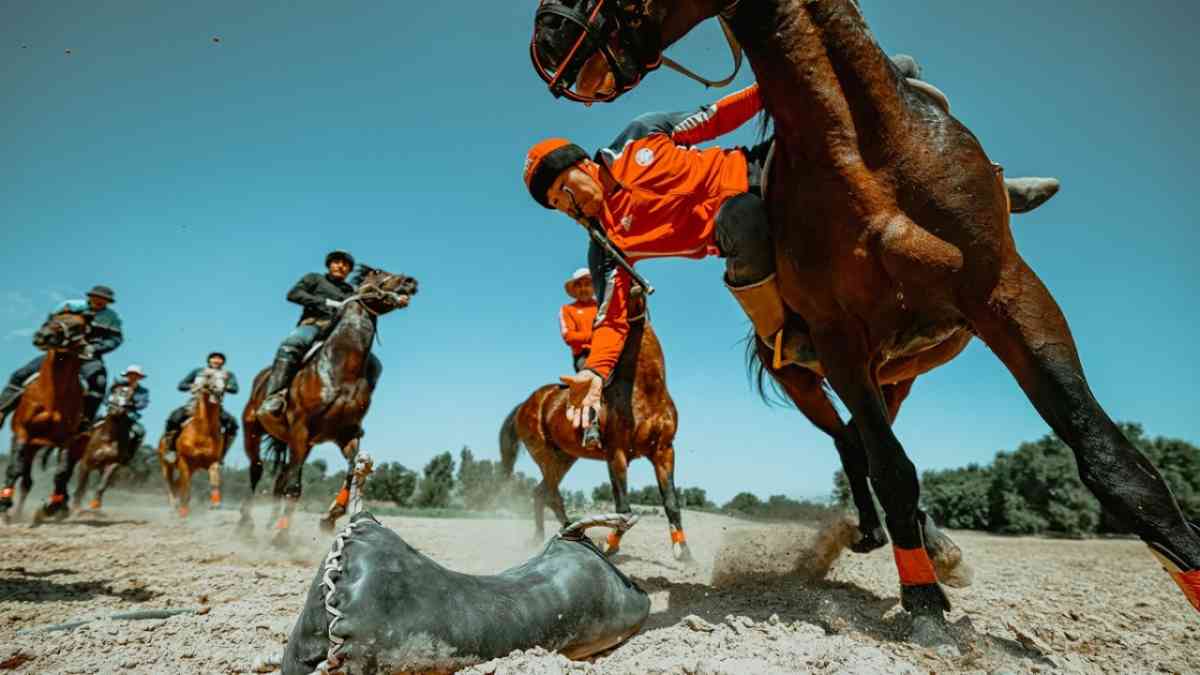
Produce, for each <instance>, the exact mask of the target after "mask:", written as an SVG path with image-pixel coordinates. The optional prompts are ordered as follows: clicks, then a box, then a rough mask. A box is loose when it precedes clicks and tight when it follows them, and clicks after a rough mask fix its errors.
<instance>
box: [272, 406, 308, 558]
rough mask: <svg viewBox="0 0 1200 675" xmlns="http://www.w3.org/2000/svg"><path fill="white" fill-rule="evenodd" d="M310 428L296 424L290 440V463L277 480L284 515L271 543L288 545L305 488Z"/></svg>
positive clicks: (278, 495) (276, 487) (277, 522)
mask: <svg viewBox="0 0 1200 675" xmlns="http://www.w3.org/2000/svg"><path fill="white" fill-rule="evenodd" d="M308 450H309V447H308V430H307V429H306V428H305V427H304V426H303V425H302V424H297V425H294V426H293V427H292V429H291V434H290V440H289V442H288V465H287V469H285V470H284V471H283V472H282V473H281V474H280V475H279V480H277V481H275V495H276V498H282V499H283V500H284V501H283V515H281V516H280V517H279V520H277V521H276V522H275V536H274V537H273V538H272V541H271V543H272V544H274V545H275V546H280V547H282V546H286V545H287V543H288V537H289V531H290V529H291V526H292V514H294V513H295V512H296V504H297V503H298V502H299V501H300V495H301V492H302V490H303V474H304V461H305V460H306V459H308Z"/></svg>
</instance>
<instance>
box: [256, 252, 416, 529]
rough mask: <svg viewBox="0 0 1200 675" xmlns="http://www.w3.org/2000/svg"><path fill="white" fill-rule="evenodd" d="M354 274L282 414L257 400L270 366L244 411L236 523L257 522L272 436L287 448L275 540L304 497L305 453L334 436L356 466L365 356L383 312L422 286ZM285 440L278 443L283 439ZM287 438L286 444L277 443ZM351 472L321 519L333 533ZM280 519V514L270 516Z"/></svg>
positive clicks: (366, 400) (278, 485) (365, 394)
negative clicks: (243, 493)
mask: <svg viewBox="0 0 1200 675" xmlns="http://www.w3.org/2000/svg"><path fill="white" fill-rule="evenodd" d="M359 268H360V269H359V272H358V274H357V276H356V277H355V279H354V284H355V287H356V288H357V291H356V292H355V294H354V295H353V296H351V297H349V298H347V299H346V301H345V303H344V304H343V305H342V308H341V310H340V311H339V313H338V316H337V318H336V320H335V321H334V323H333V325H332V326H331V327H330V329H329V331H328V334H327V335H326V336H325V337H324V341H323V343H322V344H321V345H320V346H319V347H316V348H315V351H314V352H313V353H312V354H311V356H310V358H309V359H308V360H306V361H305V363H304V365H303V366H301V368H300V371H299V372H298V373H296V377H295V378H294V379H293V380H292V383H291V387H290V388H289V390H288V394H287V407H286V409H285V410H284V413H283V415H279V416H271V417H259V416H258V412H257V411H258V406H259V404H260V403H261V402H262V400H263V399H264V398H265V397H266V380H267V375H268V373H269V372H270V369H269V368H268V369H264V370H263V371H262V372H260V373H259V374H258V375H257V376H256V377H255V378H254V387H253V389H252V390H251V392H250V397H249V398H250V400H249V401H247V402H246V408H245V410H244V412H243V414H242V421H243V422H244V426H243V428H244V429H245V433H244V436H243V438H244V443H245V449H246V457H247V458H249V460H250V495H249V496H248V497H246V499H245V501H243V502H242V513H241V520H240V521H239V524H238V526H239V528H240V529H242V530H243V531H244V532H245V531H249V530H251V529H252V528H253V526H254V522H253V518H252V516H251V508H252V506H253V502H254V492H255V490H256V489H257V488H258V482H259V480H260V479H261V478H262V474H263V462H262V457H261V451H260V445H261V441H262V440H263V436H264V434H268V435H269V436H270V437H271V439H272V440H273V441H276V442H277V443H273V444H274V445H276V451H277V452H286V455H287V460H286V466H285V468H284V469H283V470H282V471H280V472H278V474H277V475H276V477H275V486H274V496H275V511H276V515H279V514H278V512H279V511H280V504H281V502H286V506H285V507H284V508H283V513H282V515H280V516H279V517H278V520H276V522H275V530H276V532H275V537H274V541H275V544H276V545H283V544H285V543H286V542H287V538H288V529H289V527H290V525H291V517H292V513H293V512H294V511H295V509H296V503H297V502H298V501H299V500H300V495H301V490H302V483H301V472H302V471H303V468H304V462H305V460H306V459H307V458H308V453H309V452H310V451H311V450H312V448H313V446H314V445H316V444H318V443H324V442H327V441H329V442H333V443H336V444H337V445H338V447H339V448H340V449H341V452H342V456H343V457H345V458H346V461H347V463H348V467H350V468H353V466H354V458H355V455H357V454H358V445H359V439H360V438H361V437H362V420H363V417H365V416H366V414H367V409H368V408H369V407H370V405H371V388H370V387H369V386H368V385H367V380H366V378H365V374H366V368H367V364H368V358H367V357H368V355H369V354H370V351H371V345H372V343H373V342H374V340H375V332H376V321H377V320H378V318H379V317H380V316H382V315H384V314H387V313H389V312H391V311H393V310H396V309H401V308H403V307H407V306H408V302H409V299H410V297H411V296H412V295H414V294H416V292H417V280H416V279H413V278H412V277H407V276H404V275H402V274H391V273H389V272H385V271H383V270H378V269H374V268H371V267H367V266H363V265H360V266H359ZM278 442H281V443H278ZM282 443H286V444H287V448H286V450H284V449H282V448H279V447H278V446H279V445H282ZM352 474H353V472H352V471H349V470H348V471H347V473H346V484H345V485H344V486H343V487H342V489H341V491H340V492H338V494H337V496H336V497H335V498H334V500H333V503H332V504H330V506H329V510H328V512H327V513H326V514H325V516H324V517H323V518H322V519H321V527H322V529H323V530H325V531H332V530H333V527H334V525H335V523H336V522H337V519H338V518H340V517H341V516H342V515H344V514H345V513H346V503H347V499H348V498H349V494H350V480H351V476H352ZM272 519H273V520H274V519H275V516H272Z"/></svg>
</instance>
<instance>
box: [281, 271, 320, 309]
mask: <svg viewBox="0 0 1200 675" xmlns="http://www.w3.org/2000/svg"><path fill="white" fill-rule="evenodd" d="M320 280H321V275H320V274H317V273H315V272H314V273H311V274H305V275H304V276H303V277H301V278H300V281H297V282H296V285H295V286H292V290H290V291H288V294H287V299H288V302H294V303H296V304H297V305H300V306H301V307H323V306H324V305H325V298H323V297H321V296H319V295H317V294H316V292H315V291H316V288H317V284H318V283H319V282H320Z"/></svg>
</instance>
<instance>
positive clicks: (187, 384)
mask: <svg viewBox="0 0 1200 675" xmlns="http://www.w3.org/2000/svg"><path fill="white" fill-rule="evenodd" d="M199 374H200V369H199V368H193V369H192V372H190V373H188V374H187V375H184V376H183V379H182V380H180V381H179V386H178V387H175V388H176V389H178V390H179V391H191V390H192V383H193V382H195V381H196V376H197V375H199Z"/></svg>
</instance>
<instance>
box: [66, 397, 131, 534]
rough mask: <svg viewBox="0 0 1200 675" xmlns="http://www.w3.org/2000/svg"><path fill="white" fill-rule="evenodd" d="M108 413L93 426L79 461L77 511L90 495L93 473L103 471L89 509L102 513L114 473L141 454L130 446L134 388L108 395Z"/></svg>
mask: <svg viewBox="0 0 1200 675" xmlns="http://www.w3.org/2000/svg"><path fill="white" fill-rule="evenodd" d="M107 407H108V410H107V412H106V413H105V415H104V419H102V420H100V422H99V423H98V424H96V425H95V426H93V427H92V430H91V433H89V434H88V441H87V446H86V447H85V448H84V451H83V458H82V459H81V460H80V462H79V478H77V479H76V482H75V509H76V510H80V509H82V508H83V499H84V497H85V496H86V495H87V487H88V481H89V479H90V478H91V475H92V472H93V471H102V472H103V473H102V474H101V476H100V487H99V488H97V489H96V496H95V497H94V498H93V499H92V501H91V503H90V504H89V505H88V508H90V509H92V510H94V511H95V510H99V509H100V507H101V506H102V505H103V503H104V493H105V492H106V491H107V490H108V487H109V485H110V484H111V483H112V476H113V472H115V471H116V470H117V467H118V466H121V465H122V464H128V463H129V460H131V459H133V455H134V453H135V452H137V448H136V447H128V446H129V445H130V441H129V433H130V429H132V428H133V424H134V420H133V418H132V417H131V416H130V413H131V412H132V411H133V387H130V386H129V385H117V386H115V387H113V390H112V391H111V392H109V394H108V402H107Z"/></svg>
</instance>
